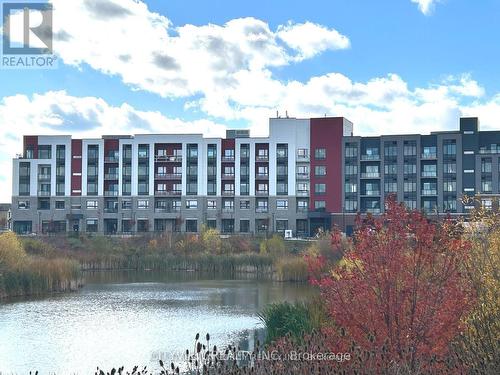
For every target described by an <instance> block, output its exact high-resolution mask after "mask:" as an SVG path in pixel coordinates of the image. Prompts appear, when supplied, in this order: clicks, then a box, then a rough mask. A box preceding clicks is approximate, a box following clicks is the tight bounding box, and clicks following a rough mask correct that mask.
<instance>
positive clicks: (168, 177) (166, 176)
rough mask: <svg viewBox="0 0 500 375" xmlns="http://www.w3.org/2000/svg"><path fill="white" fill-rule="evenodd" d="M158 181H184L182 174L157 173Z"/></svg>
mask: <svg viewBox="0 0 500 375" xmlns="http://www.w3.org/2000/svg"><path fill="white" fill-rule="evenodd" d="M155 178H156V179H159V180H161V179H164V180H180V179H182V173H156V174H155Z"/></svg>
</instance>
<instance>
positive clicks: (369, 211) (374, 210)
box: [365, 208, 380, 214]
mask: <svg viewBox="0 0 500 375" xmlns="http://www.w3.org/2000/svg"><path fill="white" fill-rule="evenodd" d="M365 212H366V213H367V214H379V213H380V208H365Z"/></svg>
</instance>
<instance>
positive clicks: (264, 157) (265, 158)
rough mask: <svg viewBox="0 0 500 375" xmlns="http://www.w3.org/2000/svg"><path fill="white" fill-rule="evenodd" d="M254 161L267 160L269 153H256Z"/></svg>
mask: <svg viewBox="0 0 500 375" xmlns="http://www.w3.org/2000/svg"><path fill="white" fill-rule="evenodd" d="M255 160H256V161H269V155H257V156H256V157H255Z"/></svg>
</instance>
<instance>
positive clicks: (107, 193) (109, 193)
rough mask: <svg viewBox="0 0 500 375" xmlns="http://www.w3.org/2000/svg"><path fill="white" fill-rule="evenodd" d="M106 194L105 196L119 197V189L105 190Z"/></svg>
mask: <svg viewBox="0 0 500 375" xmlns="http://www.w3.org/2000/svg"><path fill="white" fill-rule="evenodd" d="M104 196H105V197H117V196H118V191H105V192H104Z"/></svg>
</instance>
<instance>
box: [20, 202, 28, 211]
mask: <svg viewBox="0 0 500 375" xmlns="http://www.w3.org/2000/svg"><path fill="white" fill-rule="evenodd" d="M17 208H18V209H20V210H29V209H30V201H18V202H17Z"/></svg>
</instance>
